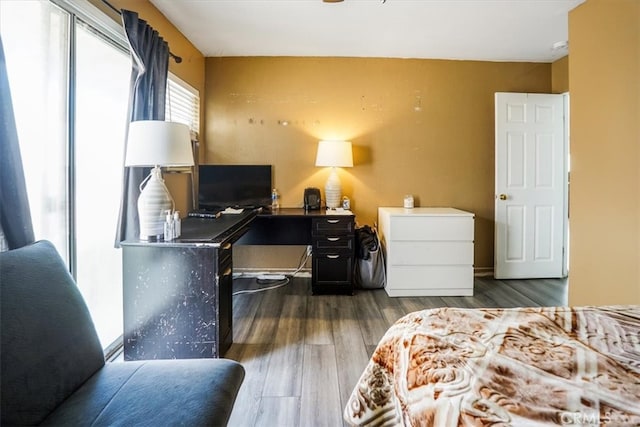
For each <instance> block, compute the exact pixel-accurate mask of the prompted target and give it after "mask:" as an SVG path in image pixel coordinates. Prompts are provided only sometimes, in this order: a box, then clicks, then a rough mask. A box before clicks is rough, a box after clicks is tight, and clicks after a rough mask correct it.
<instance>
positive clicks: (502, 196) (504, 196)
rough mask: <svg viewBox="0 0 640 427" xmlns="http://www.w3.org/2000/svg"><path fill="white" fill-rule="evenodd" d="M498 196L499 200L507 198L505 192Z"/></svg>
mask: <svg viewBox="0 0 640 427" xmlns="http://www.w3.org/2000/svg"><path fill="white" fill-rule="evenodd" d="M498 197H500V200H507V195H506V194H501V195H500V196H498Z"/></svg>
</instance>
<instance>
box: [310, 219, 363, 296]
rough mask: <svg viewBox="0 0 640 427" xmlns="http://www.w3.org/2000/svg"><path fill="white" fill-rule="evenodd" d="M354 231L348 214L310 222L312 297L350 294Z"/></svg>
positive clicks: (353, 223) (351, 289)
mask: <svg viewBox="0 0 640 427" xmlns="http://www.w3.org/2000/svg"><path fill="white" fill-rule="evenodd" d="M354 230H355V221H354V217H353V216H352V215H340V216H326V217H320V218H314V219H313V221H312V231H311V234H312V236H311V242H312V243H311V244H312V249H313V260H312V267H311V268H312V278H311V289H312V291H313V293H314V294H321V293H347V294H353V262H354V256H355V234H354Z"/></svg>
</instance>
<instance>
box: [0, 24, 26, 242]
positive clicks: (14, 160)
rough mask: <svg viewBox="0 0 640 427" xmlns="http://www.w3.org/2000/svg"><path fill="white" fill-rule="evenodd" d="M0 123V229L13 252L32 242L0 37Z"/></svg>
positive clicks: (20, 158) (16, 132)
mask: <svg viewBox="0 0 640 427" xmlns="http://www.w3.org/2000/svg"><path fill="white" fill-rule="evenodd" d="M0 123H1V126H0V127H1V129H0V225H1V226H2V231H3V232H4V235H5V238H6V240H7V246H8V247H9V249H15V248H19V247H22V246H25V245H28V244H29V243H32V242H33V241H34V240H35V238H34V235H33V225H32V223H31V211H30V210H29V199H28V198H27V186H26V183H25V181H24V170H23V168H22V157H21V156H20V146H19V143H18V131H17V130H16V121H15V117H14V115H13V104H12V103H11V91H10V90H9V76H8V75H7V63H6V61H5V57H4V48H3V46H2V37H1V36H0Z"/></svg>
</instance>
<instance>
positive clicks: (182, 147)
mask: <svg viewBox="0 0 640 427" xmlns="http://www.w3.org/2000/svg"><path fill="white" fill-rule="evenodd" d="M124 165H125V166H147V167H151V166H152V167H153V169H152V170H151V173H150V174H149V176H148V177H146V178H145V179H144V181H142V182H141V183H140V197H138V216H139V219H140V239H141V240H150V239H157V240H160V239H161V237H162V236H163V235H164V220H165V216H166V212H167V211H168V210H173V207H174V206H173V199H172V198H171V194H169V190H168V189H167V187H166V186H165V185H164V180H163V179H162V170H161V169H160V167H161V166H193V151H192V147H191V134H190V132H189V127H188V126H187V125H184V124H182V123H174V122H164V121H160V120H140V121H137V122H131V123H130V124H129V136H128V140H127V150H126V155H125V161H124ZM145 182H146V183H147V185H146V186H144V189H143V185H144V184H145Z"/></svg>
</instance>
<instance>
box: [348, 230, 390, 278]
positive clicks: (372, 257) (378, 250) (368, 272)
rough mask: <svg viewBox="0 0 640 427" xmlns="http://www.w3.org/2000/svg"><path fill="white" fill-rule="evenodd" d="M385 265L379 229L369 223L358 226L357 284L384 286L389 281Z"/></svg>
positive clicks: (355, 272)
mask: <svg viewBox="0 0 640 427" xmlns="http://www.w3.org/2000/svg"><path fill="white" fill-rule="evenodd" d="M385 267H386V266H385V262H384V251H383V249H382V245H381V244H380V239H379V237H378V232H377V230H376V229H375V228H371V227H370V226H368V225H365V226H362V227H360V228H356V262H355V267H354V270H355V271H354V281H355V286H356V287H357V288H362V289H381V288H384V286H385V284H386V282H387V276H386V272H385Z"/></svg>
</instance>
